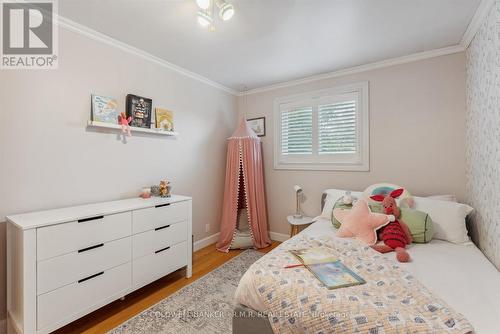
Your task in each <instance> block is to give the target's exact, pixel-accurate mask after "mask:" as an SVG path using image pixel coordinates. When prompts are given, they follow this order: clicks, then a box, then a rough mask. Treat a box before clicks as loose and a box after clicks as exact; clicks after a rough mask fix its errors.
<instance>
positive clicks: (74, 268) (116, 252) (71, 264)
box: [37, 237, 132, 295]
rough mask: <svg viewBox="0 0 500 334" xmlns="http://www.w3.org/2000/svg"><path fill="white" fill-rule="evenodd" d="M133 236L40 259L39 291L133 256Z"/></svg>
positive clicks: (126, 260) (43, 291) (55, 286)
mask: <svg viewBox="0 0 500 334" xmlns="http://www.w3.org/2000/svg"><path fill="white" fill-rule="evenodd" d="M131 240H132V237H126V238H123V239H118V240H115V241H110V242H107V243H101V244H97V245H94V246H91V247H87V248H83V249H80V250H78V251H75V252H71V253H68V254H65V255H61V256H57V257H53V258H50V259H47V260H43V261H38V263H37V282H38V284H37V294H38V295H41V294H44V293H46V292H49V291H51V290H55V289H57V288H60V287H62V286H64V285H67V284H71V283H74V282H76V281H78V280H80V279H82V278H85V277H88V276H90V275H92V274H95V273H98V272H101V271H104V270H107V269H109V268H113V267H117V266H118V265H121V264H124V263H127V262H130V261H131V260H132V245H131Z"/></svg>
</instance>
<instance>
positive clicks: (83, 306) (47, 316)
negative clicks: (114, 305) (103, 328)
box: [37, 262, 132, 330]
mask: <svg viewBox="0 0 500 334" xmlns="http://www.w3.org/2000/svg"><path fill="white" fill-rule="evenodd" d="M131 269H132V268H131V263H130V262H129V263H126V264H123V265H121V266H118V267H115V268H113V269H109V270H106V271H104V272H99V273H95V274H94V275H97V276H95V277H93V278H89V279H87V280H84V281H80V282H79V283H78V282H75V283H73V284H70V285H66V286H64V287H62V288H59V289H57V290H54V291H51V292H48V293H46V294H43V295H40V296H38V297H37V328H38V329H39V330H40V329H43V328H44V327H47V326H49V325H52V324H55V323H58V322H61V321H64V320H66V319H67V318H69V317H71V316H74V315H77V314H79V313H82V312H85V311H87V310H91V309H93V308H95V306H96V305H98V304H101V303H103V302H105V301H106V300H107V299H109V298H111V297H116V298H119V297H120V294H121V293H123V294H126V293H127V292H128V291H129V290H130V288H131V278H132V272H131ZM109 302H111V300H109ZM99 306H100V305H99Z"/></svg>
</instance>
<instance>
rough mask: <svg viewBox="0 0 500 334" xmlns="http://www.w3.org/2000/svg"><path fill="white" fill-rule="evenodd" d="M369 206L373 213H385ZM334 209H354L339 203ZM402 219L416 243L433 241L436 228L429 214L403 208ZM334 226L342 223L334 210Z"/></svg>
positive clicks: (371, 205)
mask: <svg viewBox="0 0 500 334" xmlns="http://www.w3.org/2000/svg"><path fill="white" fill-rule="evenodd" d="M369 206H370V210H372V212H375V213H383V209H382V205H380V204H370V205H369ZM333 208H334V209H336V208H340V209H348V210H350V209H351V208H352V205H347V204H344V203H342V202H340V201H339V202H337V203H335V205H334V206H333ZM400 219H401V220H402V221H403V222H405V223H406V225H408V228H409V229H410V233H411V236H412V238H413V242H414V243H416V244H424V243H427V242H429V241H431V239H432V236H433V235H434V227H433V223H432V219H431V217H430V216H429V215H428V214H427V213H425V212H422V211H418V210H414V209H408V208H401V218H400ZM332 224H333V226H334V227H335V228H337V229H338V228H339V227H340V225H341V223H340V222H339V221H338V220H337V219H335V217H334V216H333V210H332Z"/></svg>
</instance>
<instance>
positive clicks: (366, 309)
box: [249, 236, 474, 334]
mask: <svg viewBox="0 0 500 334" xmlns="http://www.w3.org/2000/svg"><path fill="white" fill-rule="evenodd" d="M309 247H324V248H327V249H328V250H329V252H331V253H332V255H334V256H336V257H337V258H339V259H340V260H341V261H342V263H343V264H345V265H346V266H347V267H349V268H350V269H351V270H353V271H354V272H355V273H357V274H358V275H360V276H361V277H363V278H364V279H365V281H366V282H367V283H366V284H363V285H357V286H352V287H347V288H339V289H334V290H329V289H327V288H326V287H325V286H324V285H323V284H322V283H321V282H320V281H319V280H318V279H316V278H315V276H314V275H313V274H311V273H310V272H309V270H308V269H307V268H304V267H297V268H290V269H285V268H284V266H285V265H287V264H295V263H297V259H296V258H295V257H294V256H293V255H291V254H290V253H289V252H288V250H290V249H302V248H309ZM249 271H252V276H253V280H254V284H255V286H256V287H258V289H257V290H258V293H259V295H260V297H261V299H262V300H264V301H265V303H266V305H267V310H268V317H269V320H270V322H271V325H272V328H273V330H274V332H275V333H315V334H319V333H324V334H326V333H345V334H351V333H370V334H383V333H384V334H389V333H457V334H458V333H461V334H465V333H473V332H474V329H473V328H472V326H471V325H470V324H469V322H468V321H467V320H466V319H465V318H464V317H463V316H462V315H461V314H459V313H457V312H455V311H453V310H452V309H451V308H450V307H449V306H448V305H447V304H446V303H445V302H444V301H443V300H441V299H440V298H438V297H436V296H435V295H433V294H432V293H431V292H430V291H429V290H428V289H427V288H426V287H425V286H423V285H422V284H421V283H420V282H419V281H418V280H416V279H415V278H414V277H413V276H412V275H411V274H409V273H408V272H406V271H404V270H403V269H402V268H400V267H399V266H398V264H397V263H396V262H393V261H391V260H387V259H385V258H384V257H382V256H380V254H379V253H377V252H376V251H374V250H372V249H371V248H370V247H367V246H365V245H362V244H360V243H358V242H357V241H355V240H352V239H340V238H336V237H327V236H324V237H319V238H311V237H308V236H303V237H302V238H295V239H292V240H290V241H289V242H287V243H286V245H285V247H280V248H277V249H275V250H274V251H273V252H271V253H270V254H268V256H264V257H263V258H261V259H260V260H258V261H257V262H256V263H255V264H253V265H252V267H251V268H250V269H249ZM436 275H439V273H436Z"/></svg>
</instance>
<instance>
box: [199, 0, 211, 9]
mask: <svg viewBox="0 0 500 334" xmlns="http://www.w3.org/2000/svg"><path fill="white" fill-rule="evenodd" d="M196 4H197V5H198V7H200V8H201V9H205V10H207V9H208V7H210V0H196Z"/></svg>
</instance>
